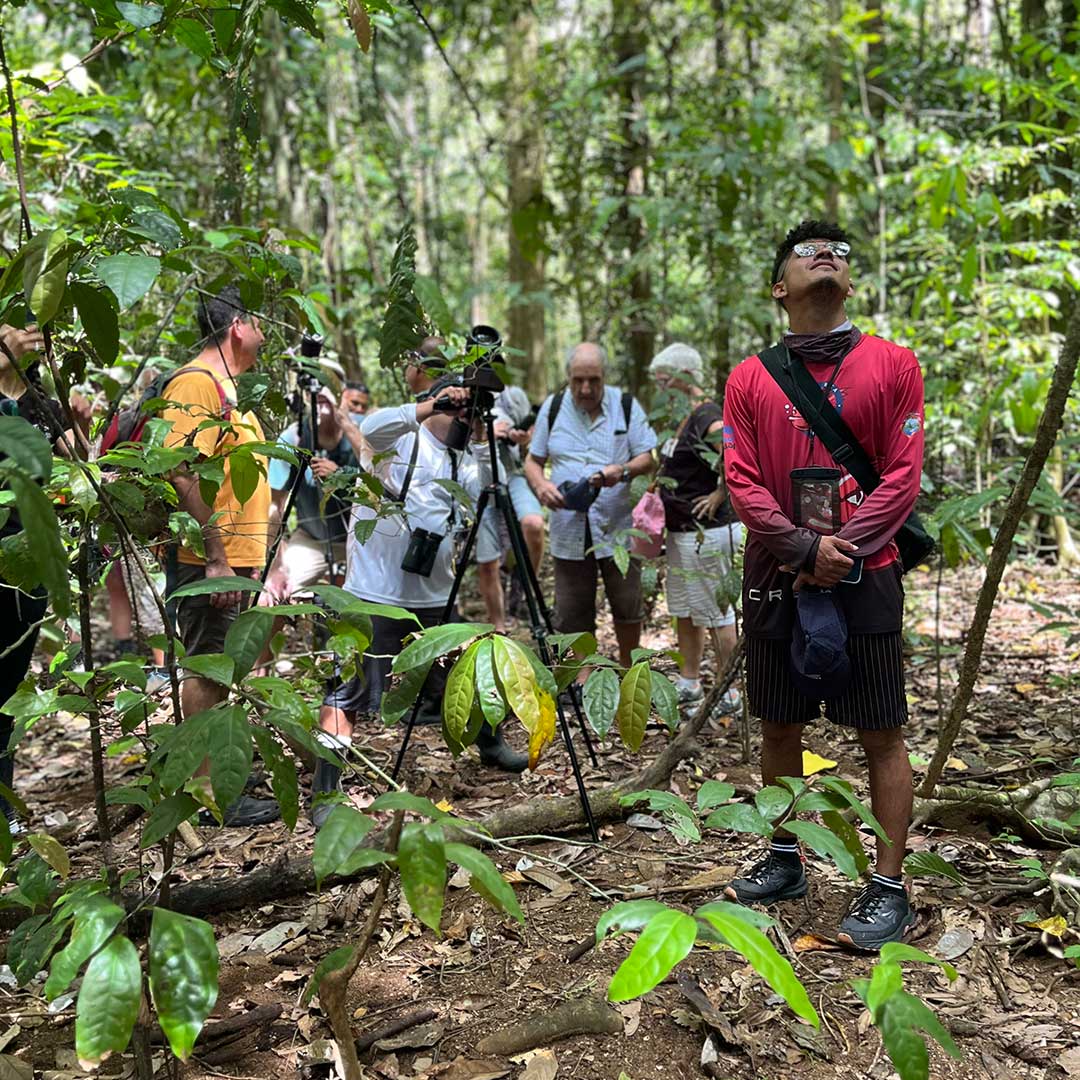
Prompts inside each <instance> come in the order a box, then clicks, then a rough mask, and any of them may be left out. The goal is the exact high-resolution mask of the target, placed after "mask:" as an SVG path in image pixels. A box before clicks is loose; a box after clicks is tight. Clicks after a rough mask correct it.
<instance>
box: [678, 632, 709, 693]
mask: <svg viewBox="0 0 1080 1080" xmlns="http://www.w3.org/2000/svg"><path fill="white" fill-rule="evenodd" d="M675 629H676V637H677V639H678V649H679V652H680V653H681V654H682V658H683V659H682V667H681V668H680V671H679V674H680V675H682V677H683V678H684V679H699V678H700V677H701V656H702V653H704V651H705V627H703V626H695V625H694V621H693V619H690V618H681V617H680V618H678V619H676V620H675Z"/></svg>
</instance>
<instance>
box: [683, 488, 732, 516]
mask: <svg viewBox="0 0 1080 1080" xmlns="http://www.w3.org/2000/svg"><path fill="white" fill-rule="evenodd" d="M723 504H724V489H723V488H717V489H716V490H715V491H710V492H709V494H708V495H699V496H698V497H697V498H696V499H695V500H694V501H693V502H692V503H691V504H690V510H691V513H693V515H694V517H695V518H697V520H698V521H711V520H712V518H714V517H715V516H716V511H717V510H719V509H720V507H721V506H723Z"/></svg>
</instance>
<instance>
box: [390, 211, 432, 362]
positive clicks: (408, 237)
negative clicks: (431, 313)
mask: <svg viewBox="0 0 1080 1080" xmlns="http://www.w3.org/2000/svg"><path fill="white" fill-rule="evenodd" d="M415 283H416V237H415V236H414V234H413V230H412V226H410V225H405V226H403V227H402V229H401V232H400V233H399V234H398V239H397V247H396V248H395V249H394V257H393V259H392V261H391V263H390V284H389V287H388V289H387V304H386V315H385V317H384V319H383V324H382V329H381V330H380V331H379V363H380V364H381V365H382V367H384V368H391V367H396V366H397V365H398V364H400V363H401V360H402V357H404V355H405V354H406V353H407V352H410V351H412V350H413V349H415V348H416V347H417V346H418V345H419V344H420V342H421V341H422V340H423V338H424V335H425V333H426V331H427V324H426V322H425V319H424V312H423V309H422V308H421V306H420V301H419V300H417V298H416V294H415V293H414V292H413V288H414V286H415Z"/></svg>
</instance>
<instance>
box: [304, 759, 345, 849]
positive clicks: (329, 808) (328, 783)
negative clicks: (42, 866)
mask: <svg viewBox="0 0 1080 1080" xmlns="http://www.w3.org/2000/svg"><path fill="white" fill-rule="evenodd" d="M336 791H341V769H340V768H339V767H338V766H337V765H332V764H331V763H330V762H329V761H324V760H323V759H322V758H319V759H318V760H317V761H316V762H315V772H314V774H313V775H312V777H311V824H312V825H314V826H315V831H316V832H318V831H319V829H321V828H322V827H323V826H324V825H325V824H326V819H327V818H328V817H329V816H330V815H331V814H332V813H333V812H334V807H335V806H340V805H341V804H340V803H337V802H334V801H333V800H331V799H319V800H318V801H316V800H317V797H318V796H319V795H327V794H329V793H330V792H336Z"/></svg>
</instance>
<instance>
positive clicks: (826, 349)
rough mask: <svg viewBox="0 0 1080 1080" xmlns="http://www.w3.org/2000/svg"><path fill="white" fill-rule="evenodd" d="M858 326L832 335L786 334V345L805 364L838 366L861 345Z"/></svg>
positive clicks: (860, 334)
mask: <svg viewBox="0 0 1080 1080" xmlns="http://www.w3.org/2000/svg"><path fill="white" fill-rule="evenodd" d="M861 337H862V332H861V331H860V330H859V329H858V327H856V326H851V327H849V328H848V329H847V330H840V331H834V332H833V333H831V334H785V335H784V344H785V345H786V346H787V347H788V351H789V352H790V353H791V355H792V356H797V357H798V358H799V359H800V360H801V361H802V362H803V363H804V364H838V363H839V362H840V361H841V360H842V359H843V358H844V357H845V356H847V354H848V353H849V352H851V350H852V349H854V348H855V346H856V345H857V344H858V343H859V338H861Z"/></svg>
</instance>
